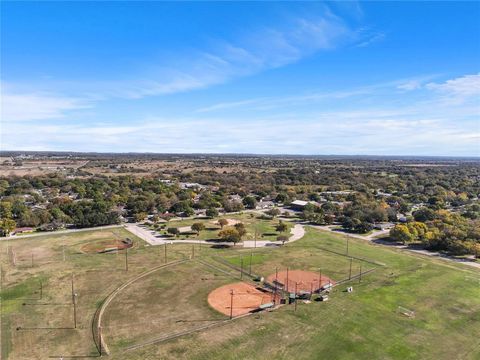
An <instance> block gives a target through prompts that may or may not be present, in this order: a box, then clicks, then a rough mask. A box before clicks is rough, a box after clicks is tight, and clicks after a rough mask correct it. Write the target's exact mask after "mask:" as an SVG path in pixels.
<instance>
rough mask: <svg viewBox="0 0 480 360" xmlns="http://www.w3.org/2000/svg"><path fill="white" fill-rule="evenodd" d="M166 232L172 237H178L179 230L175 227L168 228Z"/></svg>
mask: <svg viewBox="0 0 480 360" xmlns="http://www.w3.org/2000/svg"><path fill="white" fill-rule="evenodd" d="M167 232H168V233H169V234H171V235H173V236H175V237H176V236H178V235H179V234H180V230H178V228H176V227H170V228H168V229H167Z"/></svg>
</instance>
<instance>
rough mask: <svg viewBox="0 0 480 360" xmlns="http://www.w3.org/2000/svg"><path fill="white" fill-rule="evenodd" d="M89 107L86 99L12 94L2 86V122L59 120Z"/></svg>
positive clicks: (43, 94) (53, 95) (36, 94)
mask: <svg viewBox="0 0 480 360" xmlns="http://www.w3.org/2000/svg"><path fill="white" fill-rule="evenodd" d="M86 107H89V105H88V104H87V102H86V101H85V100H84V99H78V98H73V97H65V96H61V95H56V94H51V93H12V92H8V90H7V89H6V88H4V86H2V94H1V118H2V121H33V120H43V119H59V118H62V117H64V116H65V115H66V114H67V113H68V112H69V111H72V110H79V109H84V108H86Z"/></svg>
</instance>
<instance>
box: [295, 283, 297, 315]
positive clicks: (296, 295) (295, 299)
mask: <svg viewBox="0 0 480 360" xmlns="http://www.w3.org/2000/svg"><path fill="white" fill-rule="evenodd" d="M295 311H297V282H296V281H295Z"/></svg>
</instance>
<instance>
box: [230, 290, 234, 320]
mask: <svg viewBox="0 0 480 360" xmlns="http://www.w3.org/2000/svg"><path fill="white" fill-rule="evenodd" d="M232 318H233V290H230V320H232Z"/></svg>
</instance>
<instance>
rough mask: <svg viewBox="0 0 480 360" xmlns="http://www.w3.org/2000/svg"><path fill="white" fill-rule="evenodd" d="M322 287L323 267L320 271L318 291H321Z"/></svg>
mask: <svg viewBox="0 0 480 360" xmlns="http://www.w3.org/2000/svg"><path fill="white" fill-rule="evenodd" d="M321 288H322V269H320V270H319V272H318V292H320V289H321Z"/></svg>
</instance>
